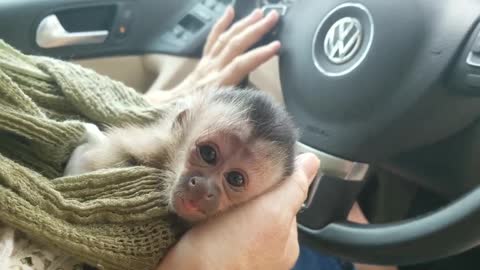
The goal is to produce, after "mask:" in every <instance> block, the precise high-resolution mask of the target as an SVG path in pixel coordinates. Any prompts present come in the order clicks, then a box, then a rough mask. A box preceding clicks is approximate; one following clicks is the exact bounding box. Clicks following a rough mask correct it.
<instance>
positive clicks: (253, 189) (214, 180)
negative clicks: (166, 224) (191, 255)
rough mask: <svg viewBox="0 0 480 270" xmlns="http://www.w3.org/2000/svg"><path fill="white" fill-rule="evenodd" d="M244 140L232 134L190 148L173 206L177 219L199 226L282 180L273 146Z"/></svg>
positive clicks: (206, 139) (220, 134)
mask: <svg viewBox="0 0 480 270" xmlns="http://www.w3.org/2000/svg"><path fill="white" fill-rule="evenodd" d="M247 141H248V140H247V139H244V140H242V136H241V135H239V134H235V133H233V132H229V133H226V132H215V133H214V134H207V135H204V136H201V137H200V138H198V139H197V140H195V141H194V143H193V144H192V145H191V147H189V150H188V153H187V157H186V161H185V165H184V168H183V172H182V173H181V174H180V178H179V181H177V184H176V186H175V187H174V190H173V196H172V197H171V199H172V201H171V205H172V207H173V209H174V211H175V212H176V213H177V215H178V216H180V217H181V218H183V219H184V220H186V221H188V222H192V223H193V222H198V221H200V220H203V219H205V218H207V217H209V216H212V215H215V214H217V213H219V212H221V211H224V210H226V209H228V208H230V207H231V206H233V205H236V204H240V203H242V202H245V201H247V200H249V199H251V198H253V197H255V196H257V195H259V194H261V193H263V192H264V191H266V190H267V189H268V188H270V187H271V186H273V185H274V184H275V183H277V182H278V181H280V180H281V178H282V175H283V172H284V170H283V168H281V165H280V163H279V162H275V159H274V158H272V155H271V154H268V153H271V152H272V151H271V150H272V146H271V145H268V144H266V143H264V142H262V141H259V140H256V141H255V140H253V141H248V142H247Z"/></svg>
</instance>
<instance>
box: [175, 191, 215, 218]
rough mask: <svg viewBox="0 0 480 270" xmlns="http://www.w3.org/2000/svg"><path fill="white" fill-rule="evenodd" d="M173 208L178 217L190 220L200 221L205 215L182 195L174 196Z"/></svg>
mask: <svg viewBox="0 0 480 270" xmlns="http://www.w3.org/2000/svg"><path fill="white" fill-rule="evenodd" d="M173 208H174V210H175V212H176V214H177V215H178V216H179V217H180V218H183V219H185V220H187V221H190V222H195V221H200V220H202V219H205V218H206V217H207V216H206V214H205V213H204V212H203V211H202V210H201V209H199V208H198V207H197V206H196V205H195V204H194V203H193V202H192V201H190V200H188V199H187V198H184V197H183V196H179V195H177V196H175V199H174V201H173Z"/></svg>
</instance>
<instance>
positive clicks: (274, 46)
mask: <svg viewBox="0 0 480 270" xmlns="http://www.w3.org/2000/svg"><path fill="white" fill-rule="evenodd" d="M280 46H281V44H280V42H279V41H273V42H271V43H270V44H268V45H265V46H262V47H258V48H255V49H253V50H251V51H249V52H248V53H245V54H243V55H241V56H238V57H237V58H235V59H234V60H233V61H232V62H231V63H230V64H229V65H228V66H227V67H226V68H225V69H224V70H223V74H222V77H223V80H222V83H223V85H237V84H238V83H240V81H242V80H243V78H245V76H247V75H248V73H250V72H252V71H253V70H254V69H256V68H257V67H258V66H260V65H261V64H263V63H265V62H266V61H267V60H269V59H270V58H272V57H273V56H274V55H275V54H276V53H277V52H278V50H279V49H280Z"/></svg>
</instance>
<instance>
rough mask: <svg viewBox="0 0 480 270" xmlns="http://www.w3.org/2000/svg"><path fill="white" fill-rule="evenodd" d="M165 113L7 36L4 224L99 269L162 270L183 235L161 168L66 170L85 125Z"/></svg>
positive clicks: (2, 60) (0, 151) (2, 124)
mask: <svg viewBox="0 0 480 270" xmlns="http://www.w3.org/2000/svg"><path fill="white" fill-rule="evenodd" d="M165 106H167V105H165ZM165 109H167V108H163V109H162V108H153V107H151V106H149V105H148V104H147V103H146V102H145V100H144V99H143V97H142V96H141V95H140V94H137V93H136V92H135V91H134V90H133V89H131V88H128V87H126V86H125V85H123V84H122V83H119V82H116V81H113V80H111V79H109V78H107V77H105V76H101V75H99V74H97V73H95V72H94V71H92V70H89V69H85V68H82V67H80V66H78V65H75V64H71V63H67V62H63V61H59V60H55V59H51V58H46V57H38V56H27V55H24V54H22V53H20V52H18V51H16V50H15V49H13V48H12V47H10V46H9V45H7V44H6V43H4V42H3V41H0V220H1V221H2V222H4V223H6V224H8V225H9V226H12V227H14V228H16V229H19V230H21V231H23V232H24V233H26V234H27V235H28V236H29V237H31V238H32V239H35V240H37V241H39V242H41V243H43V244H46V245H49V246H51V247H53V248H57V249H60V250H62V251H63V252H65V253H67V254H69V255H72V256H73V257H76V258H78V259H80V260H82V261H84V262H86V263H88V264H91V265H93V266H97V267H100V268H102V267H103V268H105V269H132V270H133V269H135V270H138V269H153V268H154V266H155V265H157V264H158V262H159V260H160V259H161V258H162V257H163V256H164V254H165V252H166V251H167V249H168V248H169V247H170V246H171V245H172V244H173V243H174V242H175V240H176V238H177V236H178V233H179V232H178V231H177V230H175V229H173V228H174V227H175V226H173V222H174V220H173V219H172V217H171V216H170V215H169V213H168V211H167V207H166V205H165V203H163V202H165V198H163V197H162V196H163V195H162V189H163V188H164V187H163V186H162V182H161V181H159V178H160V173H159V172H158V171H157V170H155V169H151V168H145V167H133V168H117V169H108V170H100V171H97V172H92V173H89V174H83V175H79V176H70V177H62V173H63V167H64V166H65V163H66V161H67V160H68V158H69V156H70V154H71V153H72V151H73V150H74V148H75V147H76V146H78V145H79V144H80V143H81V140H82V136H83V135H84V127H83V124H82V121H86V122H91V123H95V124H97V125H116V124H122V123H125V122H135V123H138V122H140V123H142V122H145V123H147V122H149V121H153V120H154V119H156V118H158V117H160V116H161V114H162V110H165Z"/></svg>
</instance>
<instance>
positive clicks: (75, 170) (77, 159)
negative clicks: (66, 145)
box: [64, 123, 107, 175]
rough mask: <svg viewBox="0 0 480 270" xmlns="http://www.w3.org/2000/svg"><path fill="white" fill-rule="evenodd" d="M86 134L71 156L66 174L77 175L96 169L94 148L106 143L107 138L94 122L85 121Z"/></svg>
mask: <svg viewBox="0 0 480 270" xmlns="http://www.w3.org/2000/svg"><path fill="white" fill-rule="evenodd" d="M84 125H85V134H84V137H83V139H82V144H81V145H79V146H78V147H77V148H76V149H75V150H74V151H73V153H72V155H71V156H70V159H69V160H68V163H67V165H66V167H65V171H64V175H76V174H81V173H86V172H89V171H92V170H94V169H93V167H92V165H93V163H94V160H92V159H93V155H92V150H93V149H95V147H96V146H97V145H101V144H102V143H104V142H105V141H106V140H107V138H106V136H105V135H104V134H103V133H102V132H101V131H100V130H99V129H98V127H97V126H96V125H94V124H88V123H85V124H84Z"/></svg>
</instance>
